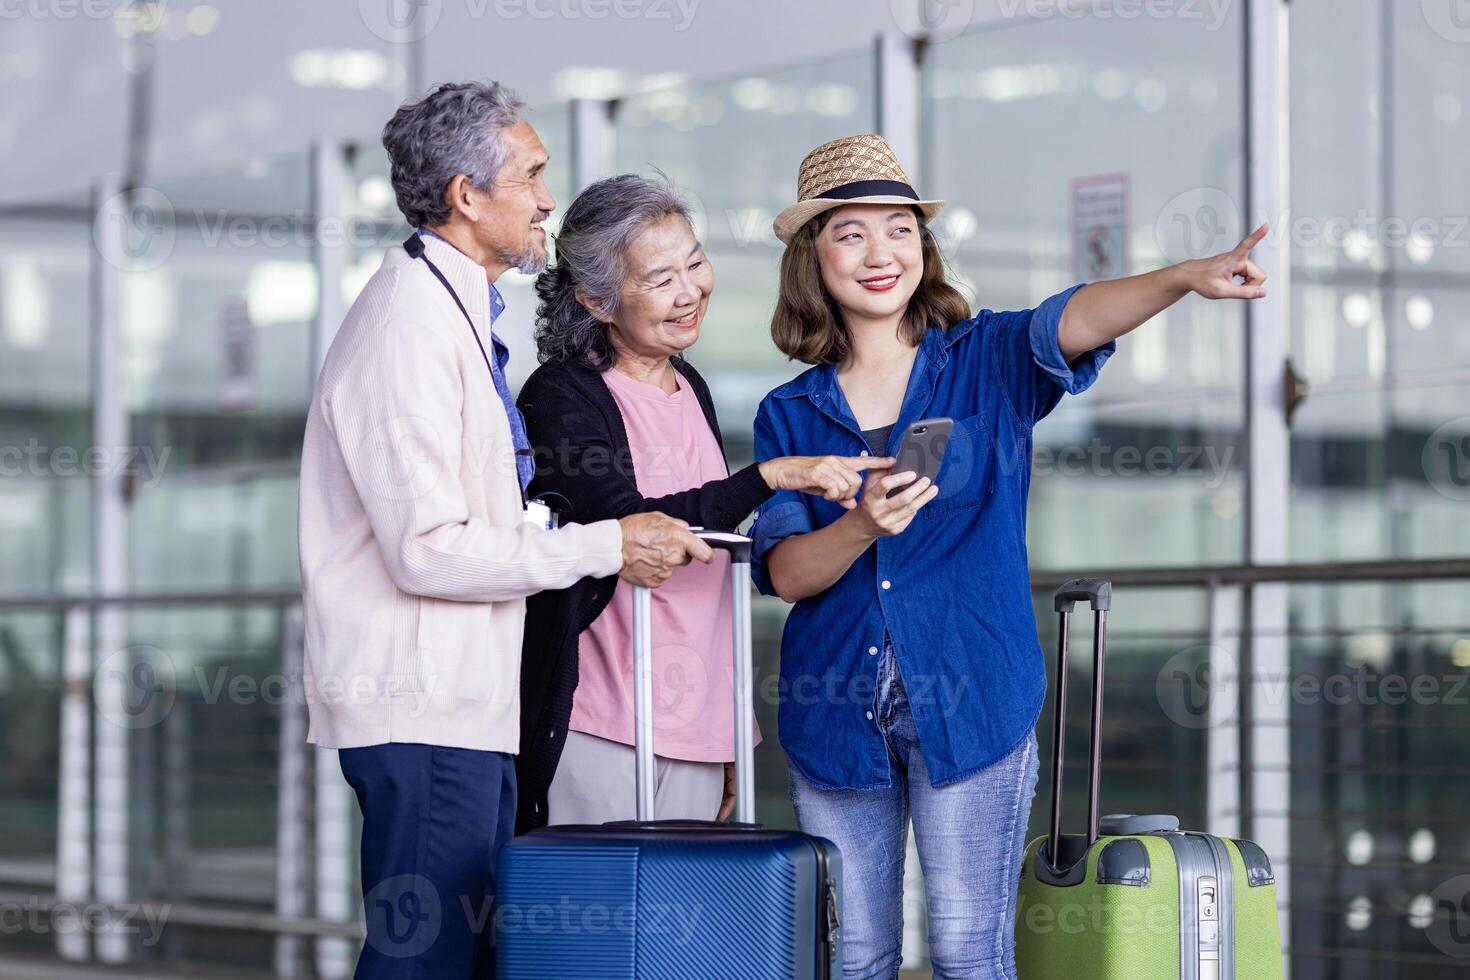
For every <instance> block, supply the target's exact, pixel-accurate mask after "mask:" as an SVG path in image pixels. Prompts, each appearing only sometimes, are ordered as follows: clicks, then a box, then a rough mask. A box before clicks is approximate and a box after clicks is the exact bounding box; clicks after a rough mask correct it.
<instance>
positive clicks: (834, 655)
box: [751, 286, 1115, 789]
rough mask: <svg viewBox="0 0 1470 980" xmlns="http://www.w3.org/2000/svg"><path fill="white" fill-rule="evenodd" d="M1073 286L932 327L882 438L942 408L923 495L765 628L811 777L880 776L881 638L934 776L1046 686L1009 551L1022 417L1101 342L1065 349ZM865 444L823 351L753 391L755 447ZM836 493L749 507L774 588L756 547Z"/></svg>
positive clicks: (884, 766) (987, 749)
mask: <svg viewBox="0 0 1470 980" xmlns="http://www.w3.org/2000/svg"><path fill="white" fill-rule="evenodd" d="M1080 288H1081V286H1074V287H1072V288H1071V289H1069V290H1067V291H1065V292H1063V293H1060V294H1058V295H1056V296H1053V297H1051V298H1050V299H1048V300H1046V301H1045V302H1043V303H1042V304H1041V305H1040V306H1039V307H1037V308H1036V309H1035V310H1025V311H1021V312H1014V313H993V312H991V311H990V310H983V311H981V312H980V313H979V314H977V315H976V316H975V317H973V318H971V319H969V320H966V321H964V322H962V323H959V324H956V325H955V326H954V327H952V328H950V329H949V330H943V329H940V328H937V327H931V328H930V329H929V330H928V331H927V332H926V333H925V334H924V336H923V339H922V340H921V342H920V345H919V350H918V352H917V355H916V357H915V359H914V364H913V368H912V370H911V371H910V374H909V380H908V388H907V390H906V392H905V394H904V398H903V406H902V409H901V411H900V413H899V417H898V424H897V425H895V426H894V427H893V429H892V431H891V432H890V434H889V440H888V445H887V446H886V447H880V446H874V447H871V449H872V451H873V452H874V453H880V450H881V453H880V454H881V455H889V456H893V455H897V452H898V447H899V444H900V443H901V442H902V441H903V434H904V431H905V429H906V428H907V427H908V425H909V424H910V423H912V422H916V421H918V420H919V419H923V418H933V417H949V418H952V419H954V422H955V425H954V429H953V431H952V433H951V435H950V440H949V445H948V448H947V449H946V450H945V456H944V460H943V463H942V465H941V468H940V471H939V476H938V480H937V483H938V485H939V494H938V496H937V497H936V498H935V499H934V500H933V501H931V502H930V503H929V504H928V505H927V506H925V507H924V508H923V509H922V510H921V511H920V512H919V514H918V515H917V516H916V517H915V518H914V520H913V522H912V523H911V524H910V525H909V526H908V527H907V528H906V529H905V530H904V531H903V532H901V533H900V534H897V535H894V536H891V537H884V538H879V539H878V540H877V541H876V542H874V543H873V545H872V546H871V547H869V548H868V549H867V550H866V551H865V552H864V553H863V554H862V555H860V556H859V557H858V558H857V560H856V561H854V562H853V563H852V565H851V566H850V567H849V568H848V569H847V571H846V572H845V573H844V574H843V576H842V577H841V578H840V579H838V580H837V582H835V583H834V584H833V585H832V586H831V587H830V588H828V589H827V590H826V591H825V592H822V593H821V594H820V595H816V596H812V597H810V598H807V599H802V600H801V601H799V602H797V603H796V604H795V605H794V606H793V607H792V609H791V613H790V615H789V616H788V617H787V620H786V628H785V633H784V635H783V637H782V641H781V676H780V687H779V690H780V705H779V709H778V721H779V728H780V733H781V745H782V748H783V749H785V751H786V754H787V756H788V757H789V758H790V759H791V761H792V762H793V763H794V764H795V765H796V767H797V768H798V769H799V770H800V772H801V773H802V774H803V775H804V776H806V778H807V779H808V780H810V781H811V782H812V783H813V784H815V785H816V786H818V787H822V788H827V789H873V788H879V787H886V786H889V785H890V779H891V773H890V769H889V761H888V748H887V743H886V741H885V739H884V736H883V733H882V730H881V729H880V728H879V724H878V719H877V718H876V717H875V713H874V708H875V705H874V697H875V694H876V690H877V671H878V666H879V662H880V660H881V659H882V658H881V657H880V656H879V654H880V653H881V651H882V649H883V644H884V641H885V638H887V639H888V640H889V641H890V642H892V644H893V648H894V653H895V655H896V657H897V662H898V665H899V672H900V675H901V676H902V678H903V682H904V686H905V689H906V690H907V692H908V696H909V700H910V703H911V706H912V710H913V715H914V721H915V724H916V725H917V728H918V732H919V743H920V746H921V749H922V751H923V755H924V761H925V763H926V764H927V766H928V769H929V776H930V780H931V782H932V784H933V785H934V786H936V787H937V786H943V785H946V784H948V783H953V782H956V781H958V780H960V779H963V778H965V777H966V776H968V775H970V774H972V773H974V772H976V771H978V770H980V769H983V768H985V767H986V766H988V765H991V764H992V763H994V762H996V761H998V760H1000V759H1002V758H1004V757H1005V756H1006V755H1007V754H1008V753H1009V752H1010V751H1011V750H1012V749H1014V748H1015V747H1016V746H1017V745H1018V744H1019V743H1020V742H1021V740H1022V739H1024V738H1025V737H1026V736H1027V734H1028V733H1029V732H1031V731H1032V729H1033V728H1034V727H1035V724H1036V720H1037V717H1038V715H1039V713H1040V710H1041V705H1042V701H1043V699H1044V697H1045V694H1046V670H1045V663H1044V659H1043V656H1042V652H1041V645H1040V641H1039V639H1038V636H1037V629H1036V616H1035V611H1034V609H1033V606H1032V601H1031V584H1030V575H1029V572H1028V570H1027V564H1026V498H1027V493H1028V491H1029V489H1030V483H1031V451H1032V427H1033V426H1034V425H1035V424H1036V423H1037V422H1038V421H1040V420H1041V419H1042V418H1044V417H1045V416H1046V415H1047V414H1048V413H1049V412H1051V410H1052V409H1053V408H1055V407H1056V405H1057V403H1058V402H1059V401H1060V400H1061V397H1062V395H1063V394H1077V393H1079V392H1081V391H1083V390H1085V389H1086V388H1088V387H1089V386H1090V385H1091V384H1092V383H1093V381H1094V380H1095V379H1096V378H1097V375H1098V372H1099V371H1100V370H1101V368H1102V365H1103V363H1104V362H1105V361H1106V360H1107V359H1108V357H1109V356H1111V355H1112V353H1113V351H1114V350H1115V345H1114V344H1112V343H1109V344H1107V345H1105V346H1103V347H1100V348H1098V349H1096V350H1093V351H1090V352H1088V353H1086V354H1083V355H1082V356H1081V357H1079V358H1077V359H1076V361H1075V362H1074V363H1072V364H1070V365H1069V364H1068V363H1067V362H1066V360H1065V359H1064V358H1063V356H1062V352H1061V348H1060V345H1059V342H1058V340H1057V328H1058V325H1059V323H1060V321H1061V316H1062V310H1063V308H1064V307H1065V306H1066V304H1067V301H1068V300H1069V299H1070V298H1071V296H1072V294H1073V293H1074V292H1076V290H1077V289H1080ZM868 450H869V447H868V445H867V443H866V442H865V441H864V440H863V436H862V433H861V429H860V428H859V426H858V423H857V421H856V420H855V418H854V416H853V412H852V410H851V408H850V407H849V406H848V403H847V399H846V398H845V397H844V395H843V393H842V388H841V386H840V385H839V384H838V381H837V373H836V369H835V368H834V367H833V366H832V365H822V366H818V367H814V368H811V369H809V370H807V371H805V372H803V373H802V374H801V375H799V376H798V377H796V378H795V379H793V380H792V381H790V382H788V383H786V384H784V385H782V386H781V387H779V388H777V389H775V390H774V391H772V392H771V393H770V394H768V395H767V396H766V397H765V399H764V400H763V401H762V402H761V405H760V409H759V411H758V413H757V415H756V423H755V456H756V459H757V460H761V461H764V460H768V459H774V458H776V457H779V456H798V455H800V456H806V455H822V454H827V453H831V454H835V455H839V456H856V455H859V454H860V453H863V452H866V451H868ZM844 513H846V511H844V510H843V508H842V507H841V505H839V504H836V503H833V502H832V501H828V500H823V499H821V498H820V497H815V496H811V495H808V494H803V493H798V492H796V491H792V490H779V491H777V492H776V493H775V494H774V495H773V496H772V497H771V498H770V499H769V500H768V501H767V502H766V503H765V504H764V505H762V506H761V508H760V510H759V511H758V512H757V516H756V521H755V524H754V526H753V527H752V529H751V535H752V537H753V538H754V545H753V550H752V559H753V564H752V572H753V574H754V577H755V582H756V585H757V587H758V588H759V589H760V590H761V591H762V592H764V593H765V594H767V595H775V590H774V589H773V587H772V585H771V579H770V574H769V572H768V570H767V569H766V567H765V562H764V557H765V555H766V554H767V553H768V552H769V551H770V550H771V548H772V547H774V546H775V545H776V544H777V543H778V542H780V541H781V540H782V539H783V538H786V537H789V536H790V535H793V534H804V533H807V532H810V531H814V530H817V529H818V528H821V527H825V526H826V525H828V524H830V523H832V522H833V521H835V520H837V519H838V518H839V517H841V516H842V515H843V514H844Z"/></svg>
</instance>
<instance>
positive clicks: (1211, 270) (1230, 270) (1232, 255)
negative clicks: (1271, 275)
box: [1057, 225, 1270, 362]
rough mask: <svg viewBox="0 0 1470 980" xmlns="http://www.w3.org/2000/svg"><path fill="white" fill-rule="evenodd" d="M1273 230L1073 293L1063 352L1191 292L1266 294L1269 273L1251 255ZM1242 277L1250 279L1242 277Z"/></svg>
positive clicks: (1105, 336) (1134, 323) (1140, 320)
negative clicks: (1199, 256) (1204, 254)
mask: <svg viewBox="0 0 1470 980" xmlns="http://www.w3.org/2000/svg"><path fill="white" fill-rule="evenodd" d="M1268 231H1270V227H1269V226H1268V225H1262V226H1261V227H1259V228H1257V229H1256V231H1255V232H1254V233H1253V234H1252V235H1251V236H1250V237H1249V238H1247V239H1245V241H1243V242H1241V243H1240V244H1239V245H1237V246H1236V247H1235V248H1234V249H1232V250H1231V251H1229V252H1223V253H1221V254H1220V255H1215V256H1211V257H1210V258H1207V259H1194V260H1192V261H1189V262H1181V263H1179V264H1178V265H1171V266H1169V267H1168V268H1167V269H1160V270H1158V271H1157V272H1148V273H1145V274H1143V275H1140V276H1129V277H1128V278H1126V279H1114V280H1112V281H1110V282H1095V283H1091V284H1089V285H1087V286H1083V287H1082V288H1081V289H1079V290H1077V292H1076V293H1074V294H1073V295H1072V298H1071V300H1070V301H1069V302H1068V303H1067V308H1066V309H1065V310H1064V311H1063V312H1062V321H1061V325H1060V326H1059V327H1058V328H1057V339H1058V340H1059V341H1060V343H1061V347H1062V355H1063V356H1064V357H1065V358H1066V359H1067V361H1068V362H1071V361H1072V360H1073V359H1074V358H1077V357H1079V356H1081V355H1082V354H1085V353H1087V352H1088V351H1090V350H1095V349H1096V348H1098V347H1101V346H1102V345H1103V344H1106V343H1107V342H1108V341H1110V340H1117V339H1118V338H1119V337H1121V336H1123V335H1124V334H1125V333H1128V332H1129V331H1130V330H1134V329H1136V328H1137V327H1139V326H1141V325H1143V324H1144V323H1147V322H1148V321H1149V320H1151V319H1153V317H1155V316H1157V315H1158V314H1159V313H1161V312H1162V311H1164V310H1166V309H1168V308H1169V307H1171V306H1173V305H1174V304H1175V303H1177V302H1179V301H1180V300H1181V299H1183V298H1184V297H1185V296H1188V295H1189V294H1190V293H1199V294H1200V295H1201V296H1203V297H1205V298H1206V299H1261V298H1263V297H1264V296H1265V295H1266V290H1265V283H1266V273H1265V272H1264V271H1263V270H1262V269H1261V267H1260V266H1258V265H1256V264H1255V263H1254V262H1252V261H1251V258H1250V253H1251V249H1253V248H1255V247H1256V246H1257V245H1259V244H1260V242H1261V240H1262V239H1263V238H1265V237H1266V233H1267V232H1268ZM1237 277H1238V278H1241V279H1244V280H1245V281H1244V282H1236V281H1235V280H1236V279H1237Z"/></svg>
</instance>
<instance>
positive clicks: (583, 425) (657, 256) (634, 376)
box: [516, 174, 891, 831]
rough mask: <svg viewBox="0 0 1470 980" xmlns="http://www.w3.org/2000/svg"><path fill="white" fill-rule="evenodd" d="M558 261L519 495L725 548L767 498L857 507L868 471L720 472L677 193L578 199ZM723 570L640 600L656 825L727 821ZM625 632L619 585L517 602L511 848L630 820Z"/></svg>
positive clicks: (630, 187)
mask: <svg viewBox="0 0 1470 980" xmlns="http://www.w3.org/2000/svg"><path fill="white" fill-rule="evenodd" d="M556 252H557V261H556V265H555V266H554V267H552V268H549V269H548V270H547V271H546V272H545V273H544V274H543V275H542V276H541V277H540V278H538V279H537V281H536V293H537V295H538V296H539V298H540V305H539V307H538V309H537V313H536V318H537V329H536V345H537V348H538V351H539V354H540V358H541V361H542V366H541V367H540V368H538V369H537V371H536V372H535V373H534V374H532V375H531V377H530V378H529V379H528V380H527V381H526V384H525V386H524V387H523V388H522V390H521V395H520V399H519V405H520V408H521V411H522V413H524V415H525V419H526V429H527V434H528V436H529V439H530V444H531V445H532V446H533V447H535V448H536V455H537V472H536V476H535V479H534V480H533V481H532V483H531V486H530V488H529V491H528V492H529V493H530V494H531V495H533V496H537V495H539V496H543V497H546V498H548V499H549V500H550V501H551V502H552V503H553V504H555V505H557V506H558V508H559V511H560V517H561V518H562V519H563V520H564V521H575V522H576V523H579V524H587V523H590V522H593V521H597V520H602V519H606V518H613V517H621V516H624V515H627V514H634V513H639V512H646V511H661V512H663V513H665V514H668V515H669V516H671V517H675V518H681V519H683V520H685V521H688V522H689V523H690V524H691V525H694V526H702V527H706V528H710V529H712V530H722V531H729V530H733V529H734V528H735V527H736V526H737V525H738V524H740V522H741V521H743V520H744V519H745V518H746V517H747V516H748V515H749V514H750V513H751V512H753V511H754V510H755V508H756V507H758V506H759V505H760V504H762V503H763V502H764V501H765V500H766V499H767V498H768V497H769V496H770V495H771V494H772V493H774V492H775V491H777V490H787V491H798V492H806V493H811V494H819V495H821V496H822V497H824V498H825V499H826V500H828V501H832V502H835V503H839V504H841V505H842V506H845V507H851V506H853V496H854V495H855V494H856V492H857V490H858V489H859V487H860V486H861V479H860V478H859V476H858V474H859V472H860V471H861V470H862V469H864V468H866V467H867V466H870V465H872V464H873V463H874V462H875V461H874V460H873V459H871V458H864V457H854V458H841V457H836V456H814V457H780V458H772V459H769V460H767V461H765V462H763V463H759V464H753V465H751V466H748V467H746V468H745V469H743V470H740V471H739V472H737V473H735V474H733V475H731V474H730V472H729V470H728V469H727V467H726V463H725V456H724V446H723V442H722V440H721V436H720V427H719V424H718V422H717V421H716V419H715V411H714V405H713V402H712V401H711V399H710V394H709V389H708V388H707V387H706V386H705V383H704V380H703V379H702V378H701V377H700V376H699V374H698V372H696V371H695V370H694V367H693V365H691V364H690V363H689V362H688V361H687V360H685V358H684V353H685V352H686V351H687V350H688V349H689V348H690V347H692V346H693V345H694V343H695V342H696V341H697V340H698V339H699V332H700V329H701V327H702V326H703V323H704V317H705V313H706V311H707V309H708V306H709V298H710V293H711V292H712V291H713V290H714V285H715V276H714V269H713V268H712V267H711V265H710V261H709V259H708V257H706V256H705V254H704V250H703V248H702V247H701V246H700V243H699V240H698V239H697V238H696V237H695V235H694V231H693V228H692V227H691V226H690V222H689V213H688V209H687V207H686V205H685V204H684V202H683V201H682V200H680V198H679V196H678V194H677V193H676V192H675V191H674V190H673V188H671V187H670V186H668V185H667V184H665V183H662V182H660V181H656V180H650V179H647V178H644V177H639V176H635V175H632V174H625V175H622V176H618V177H612V178H609V179H607V180H603V181H599V182H597V183H595V184H593V185H591V186H590V187H588V188H587V189H586V190H585V191H583V192H582V193H581V194H580V195H578V197H577V199H576V200H575V201H573V202H572V205H571V207H570V208H568V209H567V213H566V216H565V218H564V220H563V221H562V226H561V231H560V232H559V233H558V234H557V236H556ZM878 462H880V463H883V462H886V463H887V464H888V465H891V461H883V460H880V461H878ZM726 561H728V559H726V558H724V556H717V559H716V561H715V562H713V563H711V564H709V565H701V566H699V567H697V568H696V567H693V566H686V567H683V568H680V569H679V570H678V571H677V572H675V573H674V575H673V577H672V578H671V579H670V580H669V582H668V583H667V584H666V585H664V586H663V587H662V588H660V589H659V590H658V591H657V592H655V593H654V596H653V658H654V704H655V716H654V730H655V745H654V747H655V751H656V753H657V756H658V788H657V793H656V796H655V803H654V814H655V816H656V817H658V818H660V819H668V818H691V819H704V820H708V819H714V818H716V817H718V818H719V819H723V818H724V817H725V816H726V815H727V814H728V812H729V809H730V807H731V805H732V804H733V800H732V798H731V793H730V788H729V787H730V776H731V773H730V769H731V762H732V760H733V758H734V738H733V716H732V711H733V705H732V697H733V692H732V691H731V657H732V651H731V622H730V608H731V607H730V600H731V596H730V580H729V575H728V571H729V569H728V567H727V565H726V564H725V562H726ZM631 614H632V597H631V591H630V589H629V587H628V586H625V585H623V584H622V583H620V582H618V580H617V578H616V576H609V577H607V578H600V579H584V580H582V581H581V582H579V583H578V584H576V585H574V586H572V587H571V588H569V589H563V590H561V591H558V592H544V593H541V594H540V595H539V596H535V597H533V598H532V599H531V601H530V602H529V604H528V606H527V620H526V630H525V647H524V649H523V653H522V658H521V751H520V755H519V756H518V757H517V759H516V766H517V779H518V781H519V786H520V804H519V813H518V817H517V825H518V829H519V830H522V831H524V830H527V829H530V828H532V827H538V826H544V825H546V824H547V823H548V822H553V823H559V824H564V823H600V822H604V821H608V820H616V819H625V818H632V817H633V815H634V802H635V800H634V758H633V748H632V745H633V712H632V705H633V696H632V642H631V635H630V629H631V624H632V615H631ZM574 694H575V697H574Z"/></svg>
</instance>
